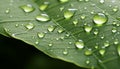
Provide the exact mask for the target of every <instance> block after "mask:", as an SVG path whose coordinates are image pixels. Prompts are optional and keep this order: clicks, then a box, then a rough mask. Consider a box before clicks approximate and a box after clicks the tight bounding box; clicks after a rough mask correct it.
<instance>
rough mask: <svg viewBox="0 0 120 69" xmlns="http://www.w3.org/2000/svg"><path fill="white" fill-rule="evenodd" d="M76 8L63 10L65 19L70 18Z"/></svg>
mask: <svg viewBox="0 0 120 69" xmlns="http://www.w3.org/2000/svg"><path fill="white" fill-rule="evenodd" d="M75 10H76V9H68V10H67V11H65V12H64V18H65V19H70V18H71V17H72V16H73V15H74V13H75Z"/></svg>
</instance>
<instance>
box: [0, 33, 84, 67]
mask: <svg viewBox="0 0 120 69" xmlns="http://www.w3.org/2000/svg"><path fill="white" fill-rule="evenodd" d="M8 68H9V69H66V68H67V69H84V68H80V67H78V66H76V65H74V64H71V63H67V62H64V61H61V60H58V59H54V58H51V57H49V56H47V55H45V54H44V53H42V52H40V51H39V50H37V49H36V48H34V47H33V46H30V45H28V44H26V43H24V42H22V41H20V40H16V39H12V38H8V37H4V36H2V35H0V69H8Z"/></svg>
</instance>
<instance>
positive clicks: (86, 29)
mask: <svg viewBox="0 0 120 69" xmlns="http://www.w3.org/2000/svg"><path fill="white" fill-rule="evenodd" d="M92 28H93V27H92V26H90V25H85V26H84V29H85V31H86V32H87V33H90V32H91V31H92Z"/></svg>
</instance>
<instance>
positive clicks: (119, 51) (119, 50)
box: [117, 45, 120, 56]
mask: <svg viewBox="0 0 120 69" xmlns="http://www.w3.org/2000/svg"><path fill="white" fill-rule="evenodd" d="M117 51H118V55H119V56H120V45H118V47H117Z"/></svg>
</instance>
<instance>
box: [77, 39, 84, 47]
mask: <svg viewBox="0 0 120 69" xmlns="http://www.w3.org/2000/svg"><path fill="white" fill-rule="evenodd" d="M75 46H76V47H77V48H78V49H83V48H84V42H83V41H82V40H79V41H77V42H75Z"/></svg>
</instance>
